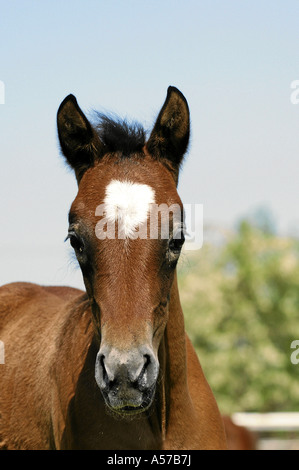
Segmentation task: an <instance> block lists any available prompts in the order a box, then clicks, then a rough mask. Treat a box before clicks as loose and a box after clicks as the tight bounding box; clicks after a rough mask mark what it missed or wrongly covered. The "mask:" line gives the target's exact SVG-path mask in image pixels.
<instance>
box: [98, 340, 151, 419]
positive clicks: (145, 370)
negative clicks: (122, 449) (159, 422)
mask: <svg viewBox="0 0 299 470" xmlns="http://www.w3.org/2000/svg"><path fill="white" fill-rule="evenodd" d="M158 373H159V363H158V360H157V358H156V357H155V355H154V353H153V351H152V349H151V348H149V347H147V346H144V347H139V348H135V349H133V350H130V351H121V350H119V349H116V348H109V347H105V346H104V347H101V348H100V350H99V352H98V354H97V358H96V364H95V379H96V382H97V384H98V386H99V388H100V390H101V392H102V395H103V397H104V400H105V403H106V404H107V406H108V407H109V408H110V409H112V410H113V411H115V412H116V413H119V414H122V415H126V414H136V413H141V412H143V411H145V410H146V409H147V408H149V406H150V405H151V403H152V401H153V398H154V395H155V388H156V382H157V378H158Z"/></svg>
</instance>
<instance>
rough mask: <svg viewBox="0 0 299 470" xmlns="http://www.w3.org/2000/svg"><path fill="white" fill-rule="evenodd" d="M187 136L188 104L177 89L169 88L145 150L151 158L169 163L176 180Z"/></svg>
mask: <svg viewBox="0 0 299 470" xmlns="http://www.w3.org/2000/svg"><path fill="white" fill-rule="evenodd" d="M189 135H190V115H189V107H188V103H187V101H186V98H185V97H184V95H183V94H182V93H181V92H180V91H179V90H178V89H177V88H175V87H172V86H170V87H169V88H168V90H167V97H166V100H165V103H164V105H163V107H162V109H161V111H160V113H159V116H158V118H157V120H156V123H155V125H154V128H153V130H152V133H151V135H150V138H149V140H148V142H147V144H146V148H147V150H148V152H149V153H150V154H151V155H152V156H153V157H155V158H158V159H161V160H162V161H163V160H165V159H166V160H168V161H170V163H171V164H172V167H173V169H174V170H175V173H176V179H177V175H178V171H179V166H180V163H181V162H182V160H183V156H184V154H185V152H186V150H187V147H188V143H189Z"/></svg>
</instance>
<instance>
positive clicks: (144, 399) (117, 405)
mask: <svg viewBox="0 0 299 470" xmlns="http://www.w3.org/2000/svg"><path fill="white" fill-rule="evenodd" d="M102 393H103V391H102ZM154 395H155V386H153V387H151V389H149V390H147V391H146V392H143V393H140V396H139V397H138V398H137V397H136V400H134V402H133V401H132V400H126V399H125V398H118V397H117V396H115V395H112V396H111V395H110V393H109V392H108V393H107V392H104V393H103V398H104V401H105V403H106V406H107V407H108V409H109V410H110V411H112V412H113V413H116V414H118V415H121V416H133V415H138V414H141V413H144V412H145V411H146V410H148V409H149V408H150V406H151V404H152V402H153V399H154Z"/></svg>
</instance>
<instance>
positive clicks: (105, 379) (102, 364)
mask: <svg viewBox="0 0 299 470" xmlns="http://www.w3.org/2000/svg"><path fill="white" fill-rule="evenodd" d="M99 368H100V371H101V375H102V381H101V382H102V386H103V385H104V386H107V385H108V384H109V379H108V374H107V371H106V367H105V356H104V354H101V355H100V356H99ZM101 388H102V387H101Z"/></svg>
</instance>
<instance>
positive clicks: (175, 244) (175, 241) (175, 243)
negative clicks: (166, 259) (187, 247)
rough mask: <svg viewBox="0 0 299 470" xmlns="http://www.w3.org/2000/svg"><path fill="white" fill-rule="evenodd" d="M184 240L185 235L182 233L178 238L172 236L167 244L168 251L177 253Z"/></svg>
mask: <svg viewBox="0 0 299 470" xmlns="http://www.w3.org/2000/svg"><path fill="white" fill-rule="evenodd" d="M184 241H185V237H184V234H183V233H182V234H181V237H180V238H172V239H171V240H170V241H169V244H168V246H169V249H170V251H172V252H173V253H175V254H179V253H180V251H181V249H182V246H183V244H184Z"/></svg>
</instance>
